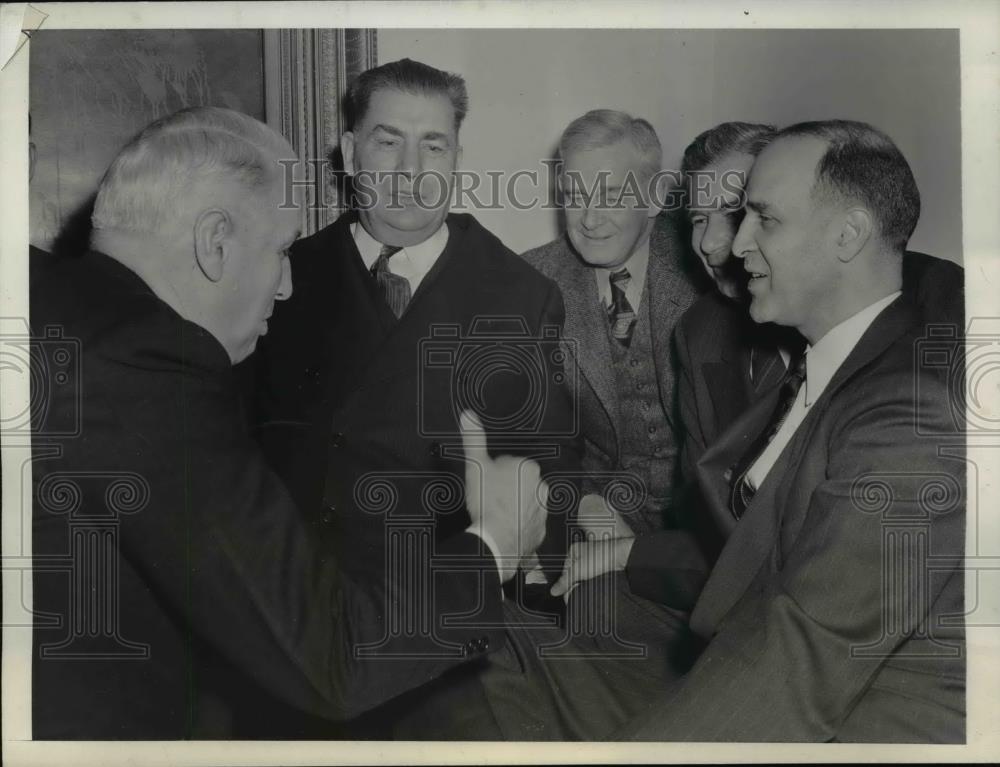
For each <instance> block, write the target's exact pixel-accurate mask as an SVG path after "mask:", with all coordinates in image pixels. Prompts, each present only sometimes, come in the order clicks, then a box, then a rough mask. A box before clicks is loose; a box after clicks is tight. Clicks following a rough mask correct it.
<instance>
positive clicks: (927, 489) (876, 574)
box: [622, 121, 965, 742]
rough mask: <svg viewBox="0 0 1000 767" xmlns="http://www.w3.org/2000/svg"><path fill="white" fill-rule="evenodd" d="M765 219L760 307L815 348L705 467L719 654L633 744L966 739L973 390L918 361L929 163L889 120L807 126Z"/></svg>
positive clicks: (714, 650)
mask: <svg viewBox="0 0 1000 767" xmlns="http://www.w3.org/2000/svg"><path fill="white" fill-rule="evenodd" d="M747 209H748V212H747V215H746V218H745V219H744V220H743V222H742V224H741V226H740V229H739V231H738V233H737V236H736V240H735V242H734V245H733V252H734V253H735V254H736V255H737V256H738V257H739V258H740V259H742V261H743V263H744V268H745V270H746V272H747V273H748V274H749V276H750V280H749V288H748V289H749V292H750V294H751V297H752V298H751V304H750V314H751V316H752V318H753V319H754V321H755V322H758V323H766V322H773V323H776V324H780V325H783V326H787V327H791V328H794V329H795V330H797V331H798V332H799V333H800V334H801V335H802V336H803V338H804V339H805V341H806V342H807V344H808V347H807V349H806V352H805V354H800V355H796V356H793V357H792V360H791V364H790V366H789V371H788V373H787V374H786V375H785V376H784V377H783V379H782V383H781V385H780V386H778V387H776V388H771V389H770V390H769V391H768V392H767V393H766V394H764V395H763V396H761V397H760V398H759V399H758V400H757V401H756V402H755V403H754V404H753V405H752V406H751V407H750V409H749V410H747V411H746V412H745V413H744V414H742V415H741V416H740V417H739V418H738V419H737V420H736V421H735V423H733V424H731V425H730V426H729V427H728V428H726V429H724V431H723V433H721V435H720V436H719V437H718V439H717V440H715V441H714V443H713V444H711V445H709V446H708V447H707V449H706V450H705V452H704V454H703V455H702V456H701V458H700V460H699V461H698V462H697V466H696V473H697V475H698V480H699V484H700V486H701V489H702V492H703V495H704V497H705V500H706V503H707V508H706V509H705V513H706V514H708V515H709V516H711V517H712V518H713V519H714V520H715V522H716V523H717V526H718V527H719V528H720V529H730V530H731V531H732V532H731V534H730V535H729V537H728V540H727V541H726V543H725V546H724V548H723V550H722V552H721V554H720V556H719V558H718V560H717V561H716V562H715V564H714V567H713V568H712V571H711V575H710V577H709V579H708V581H707V583H706V585H705V587H704V589H703V590H702V591H701V593H700V596H699V597H698V600H697V604H696V606H695V608H694V611H693V614H692V617H691V627H692V630H693V631H695V632H696V633H697V634H698V635H699V636H700V637H702V639H703V640H704V641H705V642H707V647H706V648H705V650H704V652H703V653H702V654H701V656H700V658H699V660H698V661H697V662H696V664H695V665H694V667H693V669H692V670H691V671H690V672H689V673H688V674H687V675H686V676H685V677H684V678H683V679H682V680H681V682H680V683H678V684H676V685H674V686H672V687H671V688H670V689H669V692H668V693H667V695H665V697H664V700H663V701H662V702H661V703H660V704H658V705H656V706H655V707H654V708H653V709H652V710H651V711H650V712H649V713H648V714H647V715H645V716H644V717H642V718H641V719H640V720H638V721H637V722H636V723H635V724H634V725H633V726H631V727H630V728H629V729H628V730H627V731H626V732H623V733H622V736H623V737H633V738H640V739H652V740H806V741H816V740H861V741H924V742H926V741H931V742H961V741H962V740H963V739H964V681H965V679H964V632H963V627H962V620H961V616H962V614H963V591H962V569H961V563H962V556H963V545H964V498H963V488H964V485H965V482H964V476H965V471H964V447H963V439H962V437H961V434H960V433H959V429H960V424H956V422H955V420H954V419H955V415H954V413H953V409H952V408H951V407H950V403H949V395H950V394H954V393H953V392H950V391H949V388H948V387H949V385H950V383H949V380H948V376H949V375H953V374H954V373H956V371H957V373H958V374H959V375H958V376H957V377H955V376H953V380H958V381H961V380H962V379H961V375H960V374H961V369H960V368H954V369H947V370H943V369H942V368H941V367H940V366H935V367H929V366H927V365H926V364H924V365H918V364H915V363H916V361H917V360H919V359H923V357H916V356H915V355H918V354H919V350H920V347H921V344H922V343H926V342H927V339H926V338H923V336H924V331H925V329H926V324H925V323H926V320H925V317H924V316H922V314H921V312H920V310H919V309H917V308H916V307H915V306H914V305H913V302H912V299H911V296H910V295H907V294H905V293H904V292H903V289H904V286H905V282H906V281H905V279H904V273H905V271H906V269H905V266H904V248H905V245H906V241H907V239H908V238H909V236H910V234H911V233H912V231H913V228H914V226H915V225H916V220H917V216H918V214H919V194H918V192H917V189H916V184H915V182H914V180H913V176H912V174H911V172H910V169H909V166H908V165H907V163H906V161H905V159H904V158H903V156H902V155H901V154H900V153H899V150H898V149H897V148H896V147H895V145H894V144H893V143H892V141H891V140H890V139H889V138H888V137H886V136H884V135H883V134H881V133H879V132H878V131H876V130H875V129H873V128H871V127H870V126H867V125H864V124H860V123H852V122H846V121H831V122H826V123H803V124H800V125H796V126H791V127H790V128H787V129H785V130H783V131H781V132H779V133H778V135H777V138H776V139H775V140H774V141H772V142H771V143H770V144H769V145H768V146H767V148H765V149H764V150H763V151H762V152H761V154H760V156H759V157H758V159H757V160H756V162H755V163H754V165H753V169H752V171H751V174H750V183H749V187H748V190H747ZM943 344H944V346H945V347H946V350H949V349H948V343H947V339H945V341H944V342H943ZM939 345H940V344H939ZM951 347H954V348H950V351H952V352H953V354H952V355H951V357H950V358H949V359H952V360H954V359H956V358H958V355H957V354H955V353H954V352H957V351H958V350H957V341H956V340H955V336H954V335H953V336H952V344H951ZM956 364H960V362H959V363H956ZM945 367H947V366H945ZM931 495H934V496H935V497H934V499H933V500H932V499H931Z"/></svg>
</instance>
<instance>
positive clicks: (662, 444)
mask: <svg viewBox="0 0 1000 767" xmlns="http://www.w3.org/2000/svg"><path fill="white" fill-rule="evenodd" d="M559 153H560V158H561V161H562V168H561V173H560V190H559V192H560V194H561V197H562V204H563V210H564V214H565V221H566V232H565V234H563V235H562V236H560V237H559V238H558V239H556V240H554V241H553V242H551V243H548V244H546V245H543V246H541V247H539V248H536V249H534V250H531V251H529V252H527V253H525V254H524V258H525V259H527V261H528V262H529V263H531V264H532V265H534V266H535V267H536V268H537V269H538V270H539V271H541V272H542V273H543V274H545V275H546V276H548V277H550V278H551V279H552V280H554V281H555V282H556V284H557V285H558V286H559V289H560V290H561V292H562V295H563V300H564V302H565V305H566V323H565V328H564V337H565V340H566V347H567V350H568V353H567V355H566V363H565V364H566V369H567V373H568V375H569V377H570V378H571V379H573V380H576V381H577V382H578V385H577V388H576V393H577V397H578V408H579V412H580V430H581V434H582V436H583V441H584V454H583V465H582V489H583V491H584V492H585V493H586V498H585V499H584V502H583V503H582V504H581V507H580V513H579V516H578V518H577V520H576V521H577V522H578V525H579V527H580V528H582V529H583V532H585V533H586V534H587V537H588V538H590V539H591V540H592V541H593V542H594V543H595V544H597V545H601V544H603V543H606V542H607V543H611V544H613V545H616V546H617V545H620V544H624V545H627V544H628V543H630V542H631V541H632V540H633V536H636V535H638V536H639V537H640V538H641V537H642V536H643V535H646V534H655V532H656V531H661V530H663V529H664V528H665V527H666V525H667V524H668V523H669V522H668V520H667V519H666V513H665V512H666V511H667V509H668V507H669V506H670V503H671V500H672V498H671V497H672V494H673V492H674V475H675V472H676V467H677V455H678V445H679V438H678V436H679V435H678V422H677V416H676V410H675V395H676V391H675V377H676V369H675V365H674V361H673V359H672V356H671V343H670V338H671V334H672V332H673V329H674V326H675V323H676V322H677V320H678V318H679V317H680V315H681V313H682V312H683V311H684V310H685V309H686V308H687V306H688V305H689V304H690V303H691V301H692V300H693V299H694V297H695V288H694V285H693V282H692V280H691V278H690V276H689V275H688V274H687V273H686V272H685V269H684V266H683V262H682V252H683V251H682V248H681V246H680V243H679V241H678V237H677V233H676V230H675V229H674V223H673V220H672V219H670V218H668V217H667V216H666V215H665V214H663V215H661V214H660V208H658V207H657V205H656V201H657V200H656V197H654V194H662V191H657V190H655V189H654V188H653V187H652V184H653V183H655V178H656V177H657V175H658V174H659V171H660V170H661V161H662V157H661V148H660V142H659V139H658V138H657V136H656V133H655V131H654V130H653V128H652V126H651V125H650V124H649V123H648V122H647V121H646V120H642V119H639V118H633V117H632V116H630V115H628V114H625V113H623V112H617V111H612V110H606V109H601V110H594V111H591V112H588V113H587V114H585V115H583V116H581V117H579V118H577V119H576V120H574V121H573V122H571V123H570V124H569V126H567V128H566V129H565V131H564V132H563V135H562V138H561V139H560V144H559ZM660 199H662V197H661V198H660ZM602 495H603V496H606V499H607V501H608V502H609V506H610V509H609V506H606V505H605V503H604V502H603V501H602V500H600V496H602ZM592 500H593V501H597V505H596V508H595V507H594V506H592V505H591V504H590V503H589V502H590V501H592ZM612 534H613V535H614V536H615V537H614V538H608V536H609V535H612ZM582 545H587V543H585V542H580V543H576V544H574V545H573V546H574V549H576V548H578V547H579V546H582ZM612 560H613V555H612V556H609V557H608V559H607V561H608V562H611V561H612ZM621 562H624V559H622V560H621ZM612 569H614V568H612ZM563 585H565V588H564V587H562V585H561V586H560V587H559V588H557V589H556V590H554V591H553V592H552V593H553V594H554V595H555V596H558V597H565V598H566V600H567V603H568V604H567V620H566V622H565V627H568V630H567V628H565V627H564V628H562V629H544V628H537V627H532V626H531V625H530V624H531V621H530V619H529V620H527V621H525V620H524V619H523V618H522V619H520V620H519V618H518V616H517V615H514V614H512V612H513V611H512V609H511V608H510V607H509V606H507V605H505V613H506V614H507V616H508V625H509V626H510V627H511V631H510V642H509V643H508V646H507V647H505V648H504V650H503V651H501V653H499V654H498V655H497V656H495V658H493V659H492V661H491V663H490V664H489V668H488V669H487V672H486V673H485V674H484V680H485V684H486V687H487V693H488V696H489V697H490V700H491V704H492V705H493V709H494V714H495V716H496V718H497V721H498V722H499V724H500V727H501V730H502V731H503V733H504V736H505V737H507V738H515V739H542V740H558V739H581V738H582V739H594V738H600V737H602V736H604V735H607V734H608V733H609V732H610V731H611V730H612V729H613V727H615V726H617V725H620V724H622V723H624V722H625V721H627V720H628V719H629V718H630V717H631V716H634V715H635V714H636V713H637V712H638V711H641V710H642V708H643V707H644V706H645V705H646V704H647V703H648V701H649V700H650V699H651V697H652V696H654V695H655V693H656V692H657V691H658V689H659V688H660V687H661V686H662V685H663V684H664V683H665V681H666V680H668V679H671V678H673V677H675V676H677V675H678V674H679V673H681V672H682V671H683V670H684V669H685V668H686V666H687V664H688V663H689V652H688V651H689V649H690V647H689V645H688V641H687V640H688V635H687V631H686V625H685V624H686V615H685V614H684V613H683V612H682V611H679V610H675V609H673V608H670V607H666V606H663V605H660V604H655V603H652V602H649V601H647V600H645V599H643V598H641V597H638V596H636V595H634V594H633V593H632V592H631V591H630V590H629V587H628V583H627V581H626V579H625V576H624V575H623V574H622V573H620V572H611V573H608V574H606V575H605V576H604V577H603V578H599V579H594V580H589V581H587V582H586V583H583V584H581V586H580V587H579V588H577V589H574V590H573V591H572V592H569V593H567V592H568V586H569V585H568V584H563ZM525 623H527V624H528V626H527V627H524V628H523V629H522V624H525ZM519 629H520V630H519ZM544 646H549V647H552V646H559V647H561V648H563V650H562V655H563V657H560V653H559V652H556V653H554V654H553V653H552V652H551V651H550V652H549V653H548V655H546V656H545V657H542V655H541V651H540V649H539V648H540V647H544ZM512 656H514V657H512ZM566 689H574V690H579V691H580V694H578V695H560V694H558V691H561V690H566ZM512 691H513V692H512ZM553 691H557V692H556V693H555V694H554V693H553ZM512 702H513V703H512Z"/></svg>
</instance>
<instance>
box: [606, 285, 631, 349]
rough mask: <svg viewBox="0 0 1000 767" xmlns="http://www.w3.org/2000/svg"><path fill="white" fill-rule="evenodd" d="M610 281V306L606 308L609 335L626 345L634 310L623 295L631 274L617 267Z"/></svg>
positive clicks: (629, 339)
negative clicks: (609, 328)
mask: <svg viewBox="0 0 1000 767" xmlns="http://www.w3.org/2000/svg"><path fill="white" fill-rule="evenodd" d="M609 279H610V281H611V307H610V308H609V309H608V322H610V323H611V335H613V336H614V337H615V338H616V339H617V340H618V342H619V343H620V344H621V345H622V346H625V347H627V346H628V345H629V343H631V341H632V329H633V328H634V327H635V312H634V311H633V310H632V305H631V304H630V303H629V302H628V298H627V297H626V296H625V288H627V287H628V283H629V280H631V279H632V275H630V274H629V273H628V269H619V270H618V271H617V272H613V273H612V274H611V277H610V278H609Z"/></svg>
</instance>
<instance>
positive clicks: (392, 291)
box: [371, 245, 410, 318]
mask: <svg viewBox="0 0 1000 767" xmlns="http://www.w3.org/2000/svg"><path fill="white" fill-rule="evenodd" d="M401 250H402V248H401V247H399V246H398V245H383V246H382V250H380V251H379V254H378V260H376V261H375V263H374V264H373V265H372V270H371V271H372V276H373V277H374V278H375V279H376V281H377V282H378V286H379V287H380V288H381V289H382V295H383V296H384V297H385V302H386V303H387V304H388V305H389V308H390V309H392V313H393V314H395V315H396V317H397V318H398V317H399V316H400V315H402V313H403V312H404V311H405V310H406V305H407V304H408V303H409V302H410V281H409V280H408V279H406V278H405V277H402V276H401V275H398V274H393V273H392V272H390V271H389V259H390V258H392V257H393V256H394V255H395V254H396V253H399V251H401Z"/></svg>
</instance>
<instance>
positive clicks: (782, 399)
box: [728, 354, 806, 519]
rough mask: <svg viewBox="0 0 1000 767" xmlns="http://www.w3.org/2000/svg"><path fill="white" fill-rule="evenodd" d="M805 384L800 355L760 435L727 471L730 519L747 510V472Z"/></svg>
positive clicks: (749, 491)
mask: <svg viewBox="0 0 1000 767" xmlns="http://www.w3.org/2000/svg"><path fill="white" fill-rule="evenodd" d="M805 380H806V355H805V354H801V355H799V357H798V358H796V359H794V360H792V362H791V364H790V365H789V367H788V373H787V374H786V375H785V379H784V380H783V381H782V382H781V391H780V392H779V393H778V403H777V404H776V405H775V406H774V411H773V412H772V413H771V417H770V418H769V419H768V421H767V425H766V426H765V427H764V429H763V431H761V433H760V435H759V436H758V437H757V439H755V440H754V442H753V444H752V445H750V447H749V449H747V451H746V452H745V453H744V454H743V456H742V457H741V458H740V460H738V461H737V462H736V463H734V464H733V465H732V466H731V467H730V468H729V472H728V474H729V478H730V483H729V490H730V493H729V508H730V510H731V511H732V512H733V516H735V517H736V518H737V519H739V518H740V517H742V516H743V512H745V511H746V510H747V506H749V505H750V501H751V500H753V495H754V493H755V492H756V488H755V487H754V486H753V484H752V483H751V482H750V480H749V478H748V477H747V472H748V471H749V470H750V468H751V467H752V466H753V465H754V463H756V461H757V459H758V458H760V456H761V454H762V453H763V452H764V450H766V449H767V446H768V445H770V444H771V440H773V439H774V435H775V434H777V433H778V430H779V429H780V428H781V424H783V423H784V422H785V419H786V418H787V417H788V411H789V410H791V409H792V404H793V403H794V402H795V398H796V397H797V396H798V393H799V389H800V388H802V383H803V382H804V381H805Z"/></svg>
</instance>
